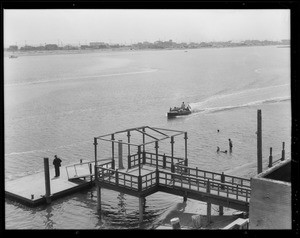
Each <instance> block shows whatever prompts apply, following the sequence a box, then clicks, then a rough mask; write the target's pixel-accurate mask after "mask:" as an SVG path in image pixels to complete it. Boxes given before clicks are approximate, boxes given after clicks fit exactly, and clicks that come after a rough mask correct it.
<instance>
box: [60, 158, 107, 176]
mask: <svg viewBox="0 0 300 238" xmlns="http://www.w3.org/2000/svg"><path fill="white" fill-rule="evenodd" d="M97 163H98V164H101V167H104V168H110V167H111V163H112V162H111V161H109V162H103V161H101V160H98V161H97ZM94 170H95V161H88V162H80V163H76V164H72V165H68V166H66V171H67V176H68V180H70V179H76V178H85V177H89V176H90V177H93V176H94V175H95V171H94Z"/></svg>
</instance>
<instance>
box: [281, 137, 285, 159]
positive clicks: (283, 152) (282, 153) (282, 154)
mask: <svg viewBox="0 0 300 238" xmlns="http://www.w3.org/2000/svg"><path fill="white" fill-rule="evenodd" d="M284 144H285V143H284V142H282V152H281V160H282V161H284V159H285V150H284Z"/></svg>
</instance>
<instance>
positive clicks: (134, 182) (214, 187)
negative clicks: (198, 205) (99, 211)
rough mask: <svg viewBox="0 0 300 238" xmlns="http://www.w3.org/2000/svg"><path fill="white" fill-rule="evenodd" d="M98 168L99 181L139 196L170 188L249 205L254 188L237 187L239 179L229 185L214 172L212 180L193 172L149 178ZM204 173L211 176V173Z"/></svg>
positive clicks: (157, 172)
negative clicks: (160, 188)
mask: <svg viewBox="0 0 300 238" xmlns="http://www.w3.org/2000/svg"><path fill="white" fill-rule="evenodd" d="M96 168H97V175H98V177H97V180H98V181H100V182H103V183H108V184H111V185H115V186H117V187H124V188H127V189H130V190H133V191H135V192H142V191H146V190H148V189H150V188H153V187H154V186H166V187H170V188H178V189H182V188H184V189H188V190H189V191H191V192H205V193H209V194H213V195H216V196H222V197H227V198H231V199H235V200H242V201H244V202H249V198H250V191H251V190H250V187H248V186H247V185H246V182H245V181H244V182H242V183H241V184H240V183H234V182H233V181H234V179H236V178H237V177H233V176H228V175H227V177H228V178H231V180H230V181H229V182H230V183H227V182H221V180H220V177H219V178H218V176H217V175H220V174H217V173H212V172H210V174H211V176H212V177H211V179H210V178H209V177H208V176H206V177H204V176H198V177H196V176H193V173H191V171H193V170H191V171H189V173H176V172H175V173H172V172H168V171H160V170H154V171H152V172H149V173H147V174H145V175H142V176H138V175H134V174H130V173H126V172H120V171H118V170H114V169H111V168H105V167H101V166H97V167H96ZM183 169H184V168H183ZM183 171H184V170H183ZM203 172H206V174H208V173H207V172H208V171H203ZM198 173H199V171H198ZM215 174H216V175H215ZM232 178H233V179H232ZM239 179H241V178H239ZM242 180H245V179H242Z"/></svg>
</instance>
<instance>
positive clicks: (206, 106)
mask: <svg viewBox="0 0 300 238" xmlns="http://www.w3.org/2000/svg"><path fill="white" fill-rule="evenodd" d="M290 99H291V97H290V91H289V85H288V84H284V85H277V86H272V87H266V88H258V89H251V90H245V91H241V92H236V93H232V94H227V95H216V96H213V97H210V98H208V99H206V100H204V101H202V102H196V103H190V106H191V109H192V112H193V113H211V112H219V111H225V110H233V109H238V108H245V107H252V106H257V105H262V104H266V103H278V102H283V101H288V100H290Z"/></svg>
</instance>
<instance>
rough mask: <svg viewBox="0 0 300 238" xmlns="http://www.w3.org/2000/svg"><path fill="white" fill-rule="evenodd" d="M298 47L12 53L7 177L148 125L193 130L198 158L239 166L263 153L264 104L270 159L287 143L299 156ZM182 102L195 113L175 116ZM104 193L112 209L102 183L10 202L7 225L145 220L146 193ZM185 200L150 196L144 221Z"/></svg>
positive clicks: (7, 73) (211, 164)
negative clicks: (293, 79)
mask: <svg viewBox="0 0 300 238" xmlns="http://www.w3.org/2000/svg"><path fill="white" fill-rule="evenodd" d="M289 55H290V49H289V48H277V47H276V46H268V47H245V48H243V47H241V48H224V49H195V50H188V51H187V52H185V51H184V50H161V51H130V52H99V53H89V54H84V53H83V54H69V55H38V56H22V57H19V58H17V59H9V58H5V59H4V102H5V180H6V181H8V180H13V179H16V178H19V177H23V176H26V175H28V174H33V173H36V172H40V171H42V170H43V161H42V159H43V157H49V158H52V157H53V155H54V154H57V155H59V156H60V157H61V158H62V159H63V163H64V165H67V164H72V163H76V162H78V161H79V160H80V159H86V160H93V159H94V157H93V156H94V151H93V149H94V147H93V138H94V137H95V136H99V135H104V134H107V133H112V132H115V131H119V130H123V129H127V128H132V127H137V126H144V125H148V126H156V127H161V128H167V129H176V130H183V131H187V132H188V159H189V164H190V165H191V166H197V167H199V168H201V169H206V170H213V171H216V172H223V171H224V172H226V171H230V170H232V169H233V168H238V167H240V166H243V165H245V164H251V163H255V161H256V134H255V132H256V128H257V124H256V123H257V121H256V118H257V109H261V110H262V118H263V120H262V124H263V157H264V161H267V159H268V156H269V154H268V152H269V148H270V147H273V156H274V157H276V156H277V157H278V156H280V154H281V146H282V142H285V143H286V145H287V146H286V154H287V155H288V156H289V153H290V139H291V102H290V61H289V58H290V56H289ZM182 101H184V102H185V103H186V104H188V103H189V104H190V105H191V107H192V111H193V113H192V114H191V115H188V116H185V117H180V118H176V119H173V120H168V119H167V117H166V113H167V111H168V110H169V108H170V107H173V106H179V105H180V104H181V102H182ZM217 129H219V130H220V132H219V133H217ZM228 138H231V139H232V141H233V153H232V154H231V155H229V154H228V155H225V154H224V155H219V154H216V153H215V151H216V148H217V146H219V147H220V148H221V149H224V150H225V149H228V148H227V147H228ZM162 148H164V147H161V150H162ZM183 148H184V140H183V139H179V140H178V141H176V144H175V155H176V153H177V154H178V155H180V154H182V155H183V152H182V151H183ZM167 153H170V152H169V151H167ZM99 156H100V159H105V158H104V157H105V155H99ZM101 156H103V157H101ZM244 176H248V177H249V176H250V171H247V172H246V173H245V174H244ZM103 191H104V192H103V193H102V203H103V206H102V210H103V211H102V214H99V213H97V211H96V202H97V199H96V191H95V188H92V189H90V190H86V191H82V192H80V193H76V194H74V195H70V196H68V197H65V198H62V199H59V200H57V201H54V202H53V203H52V204H51V206H47V207H46V206H45V207H43V206H42V207H38V208H33V209H32V208H27V207H25V206H22V205H20V204H18V203H15V202H11V201H8V200H6V203H5V225H6V228H7V229H119V228H121V229H127V228H137V227H138V205H137V204H138V199H137V198H135V197H131V196H129V195H126V194H121V193H117V192H114V191H110V190H106V189H104V190H103ZM181 200H182V198H181V197H176V196H173V195H168V194H164V193H156V194H154V195H151V196H149V197H147V202H146V209H145V216H144V223H143V226H144V227H145V228H147V227H151V226H152V224H154V223H155V222H158V221H159V220H160V219H161V218H162V217H163V215H164V214H165V213H166V212H167V211H169V210H170V209H171V208H172V207H173V206H174V204H176V203H178V202H181Z"/></svg>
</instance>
